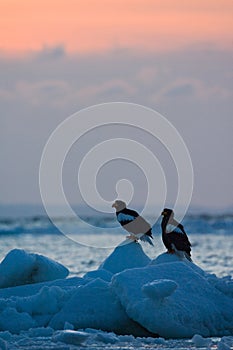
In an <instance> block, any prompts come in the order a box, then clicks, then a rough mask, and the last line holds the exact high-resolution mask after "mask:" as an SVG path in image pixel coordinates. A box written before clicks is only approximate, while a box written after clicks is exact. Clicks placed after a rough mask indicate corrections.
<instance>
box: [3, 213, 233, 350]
mask: <svg viewBox="0 0 233 350" xmlns="http://www.w3.org/2000/svg"><path fill="white" fill-rule="evenodd" d="M56 220H60V221H61V222H62V225H63V227H64V231H67V232H69V233H70V232H71V233H70V234H68V235H65V234H63V233H61V232H59V230H58V229H57V227H56V226H55V225H54V224H53V222H51V220H49V219H48V218H47V217H27V218H22V217H21V218H10V219H9V218H2V219H1V220H0V257H1V260H2V259H3V258H4V257H5V255H6V254H7V253H8V252H9V251H10V250H12V249H14V248H20V249H24V250H26V251H29V252H33V253H39V254H43V255H45V256H47V257H49V258H52V259H54V260H55V261H58V262H60V263H62V264H63V265H65V266H66V267H67V268H68V269H69V271H70V276H83V275H84V274H85V273H86V272H88V271H91V270H95V269H96V268H98V266H99V265H100V264H101V263H102V262H103V260H105V259H106V257H107V256H108V255H109V254H110V253H111V252H112V251H113V249H114V247H115V246H117V245H118V244H119V243H120V242H121V241H123V240H124V238H125V235H126V232H125V231H124V230H123V229H122V228H121V227H120V226H119V225H118V226H116V225H115V218H114V217H113V218H112V219H111V220H109V219H106V218H105V217H103V218H98V220H97V221H96V220H93V219H92V218H86V222H88V223H89V224H91V225H89V226H88V228H86V225H84V223H83V222H82V221H81V222H80V225H78V226H77V223H75V225H74V223H73V222H72V220H70V219H69V218H56V219H55V223H56ZM183 224H184V226H185V229H186V231H187V234H188V236H189V239H190V241H191V243H192V258H193V261H194V262H195V264H197V265H199V266H200V267H201V268H202V269H203V270H205V271H207V272H209V273H213V274H216V275H217V276H219V277H223V276H227V275H231V276H232V275H233V254H232V251H233V234H232V233H233V230H232V229H233V215H221V216H213V215H194V216H193V215H191V216H187V217H186V218H185V220H184V222H183ZM114 225H115V226H114ZM113 226H114V229H112V227H113ZM153 235H154V240H153V242H154V247H151V246H149V245H147V244H146V243H141V245H142V247H143V250H144V251H145V253H146V254H148V256H149V257H150V258H155V257H156V256H157V255H159V254H161V253H162V252H164V251H165V248H164V246H163V243H162V240H161V230H160V222H158V223H156V225H155V226H154V227H153ZM6 338H7V335H6ZM100 338H101V334H100ZM103 339H104V335H103ZM103 339H102V345H101V342H99V343H93V344H92V343H90V344H88V345H86V346H84V347H83V348H85V349H87V348H88V349H111V350H113V349H132V348H137V349H145V348H161V349H172V348H176V349H196V346H195V342H193V341H192V340H191V339H184V340H182V339H179V340H175V339H173V340H172V339H171V340H166V341H163V340H159V339H158V340H154V339H149V338H148V339H139V338H138V339H137V338H136V339H133V338H132V339H131V338H130V337H128V338H127V337H126V338H123V337H122V338H118V341H119V343H114V344H109V343H105V342H104V340H103ZM109 339H110V340H111V337H109ZM219 341H220V339H217V338H212V339H211V345H210V346H209V349H216V348H218V347H219V349H221V343H219ZM224 341H225V343H224ZM223 343H224V344H223V345H222V346H225V345H227V344H229V349H231V348H232V346H233V338H232V337H227V339H226V340H223ZM120 344H121V345H120ZM0 345H1V344H0ZM201 345H202V346H201V347H200V348H202V349H207V346H205V345H204V343H203V344H201ZM8 348H9V349H55V348H56V349H78V348H80V346H75V345H67V344H63V345H62V344H60V343H57V344H56V345H55V344H54V342H53V341H52V340H51V338H50V337H41V336H37V335H36V334H33V332H32V336H31V339H30V342H29V341H28V338H24V337H23V335H18V336H15V344H14V343H12V342H11V343H8Z"/></svg>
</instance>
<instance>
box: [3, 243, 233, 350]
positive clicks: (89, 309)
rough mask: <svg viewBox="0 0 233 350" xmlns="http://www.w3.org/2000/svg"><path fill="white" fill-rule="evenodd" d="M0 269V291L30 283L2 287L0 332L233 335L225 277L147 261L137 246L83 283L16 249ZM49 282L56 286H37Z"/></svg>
mask: <svg viewBox="0 0 233 350" xmlns="http://www.w3.org/2000/svg"><path fill="white" fill-rule="evenodd" d="M0 270H1V271H0V272H1V276H0V281H1V286H2V287H7V286H14V285H17V284H24V283H34V284H31V285H22V286H18V287H12V288H4V289H0V331H10V332H11V333H14V334H17V333H19V332H20V331H28V330H29V329H35V330H36V329H40V328H38V327H48V326H49V327H48V328H47V329H49V330H51V329H52V330H54V332H55V331H57V332H59V331H61V330H62V331H63V329H67V325H70V329H72V330H74V331H75V330H82V329H88V328H92V329H99V330H102V331H108V332H115V333H117V334H133V335H134V336H149V335H150V336H157V335H159V336H161V337H164V338H186V337H189V338H191V337H193V336H194V335H196V334H198V335H200V336H202V337H210V336H228V335H230V334H232V333H233V317H232V314H233V298H232V280H231V279H230V278H225V279H224V278H222V279H220V278H217V277H216V276H214V275H210V274H207V273H205V271H203V270H202V269H200V268H199V267H198V266H196V265H195V264H194V263H191V262H189V261H187V260H182V259H180V258H178V257H177V256H175V255H170V254H166V253H164V254H161V255H159V256H158V257H157V258H156V259H155V260H152V261H151V259H150V258H149V257H148V256H147V255H146V254H145V253H144V252H143V250H142V247H141V245H140V244H138V243H134V242H132V243H130V244H127V245H120V246H118V247H117V248H116V249H115V250H114V251H113V252H112V254H111V255H110V256H109V257H107V259H106V260H105V261H104V262H103V263H102V264H101V266H100V268H99V269H97V270H95V271H90V272H89V273H87V274H86V275H85V276H84V277H83V278H78V277H77V278H65V277H66V275H67V273H68V271H67V270H66V269H65V268H64V267H63V266H61V265H60V264H58V263H56V262H54V261H51V260H50V259H48V258H46V257H42V256H39V255H37V254H29V253H26V252H24V251H20V250H13V251H11V252H10V253H9V254H8V255H7V256H6V258H5V259H4V260H3V262H2V263H1V265H0ZM56 278H57V279H56ZM49 279H56V280H54V281H50V282H43V283H35V282H41V281H46V280H49ZM41 329H43V328H41ZM31 332H32V330H31ZM101 334H102V333H101ZM86 336H87V335H86V334H81V333H75V332H70V331H69V332H68V331H67V332H64V331H63V333H54V338H53V339H54V341H64V342H67V343H69V342H71V343H72V342H74V343H76V344H78V343H79V342H80V343H82V342H84V341H85V337H86ZM100 337H106V335H103V334H102V335H100ZM111 339H114V341H115V338H114V337H113V338H111ZM193 339H194V340H195V341H198V339H197V337H196V338H193ZM200 339H201V338H200ZM102 341H103V340H102ZM116 341H117V340H116Z"/></svg>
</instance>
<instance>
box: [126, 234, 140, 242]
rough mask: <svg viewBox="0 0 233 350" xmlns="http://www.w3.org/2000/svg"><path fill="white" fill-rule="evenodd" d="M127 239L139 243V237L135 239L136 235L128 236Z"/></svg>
mask: <svg viewBox="0 0 233 350" xmlns="http://www.w3.org/2000/svg"><path fill="white" fill-rule="evenodd" d="M126 238H128V239H132V241H133V242H138V239H137V237H135V236H134V235H130V236H126Z"/></svg>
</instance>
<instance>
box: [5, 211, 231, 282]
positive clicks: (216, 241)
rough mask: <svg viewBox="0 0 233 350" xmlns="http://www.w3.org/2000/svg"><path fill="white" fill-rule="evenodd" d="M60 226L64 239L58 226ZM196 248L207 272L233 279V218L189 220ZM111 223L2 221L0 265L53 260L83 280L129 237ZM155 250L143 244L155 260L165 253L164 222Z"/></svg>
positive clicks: (193, 217)
mask: <svg viewBox="0 0 233 350" xmlns="http://www.w3.org/2000/svg"><path fill="white" fill-rule="evenodd" d="M58 221H59V224H60V227H61V223H62V226H63V228H64V232H65V233H66V232H67V234H64V233H61V232H60V231H59V230H58V228H57V227H56V226H55V225H56V223H57V222H58ZM183 224H184V227H185V229H186V232H187V234H188V236H189V239H190V241H191V244H192V258H193V260H194V262H195V263H196V264H197V265H199V266H200V267H201V268H202V269H204V270H206V271H208V272H211V273H215V274H216V275H218V276H219V277H222V276H224V275H233V254H232V251H233V215H230V214H225V215H220V216H213V215H189V216H187V217H186V218H185V220H184V221H183ZM126 234H127V233H126V231H124V230H123V229H122V228H121V227H120V225H118V224H116V220H115V216H113V217H112V218H110V219H109V218H106V217H102V218H98V219H96V218H90V217H87V218H85V221H84V220H80V224H78V225H77V222H76V221H75V222H73V221H72V220H70V219H69V218H55V219H54V221H53V222H52V221H51V220H49V219H48V218H47V217H45V216H43V217H27V218H10V219H9V218H1V219H0V259H1V260H2V259H3V258H4V257H5V255H6V254H7V252H9V251H10V250H12V249H14V248H20V249H24V250H27V251H29V252H34V253H39V254H43V255H45V256H48V257H50V258H52V259H54V260H56V261H58V262H60V263H62V264H63V265H65V266H66V267H67V268H68V269H69V270H70V275H71V276H82V275H83V274H85V273H86V272H88V271H90V270H94V269H96V268H97V267H98V266H99V265H100V264H101V262H102V261H103V260H104V259H105V258H106V257H107V256H108V255H109V254H110V253H111V251H112V250H113V249H114V247H116V246H117V245H118V244H120V243H121V242H122V241H123V240H124V239H125V236H126ZM153 236H154V240H153V242H154V247H150V246H149V245H148V244H146V243H141V244H142V246H143V249H144V251H145V253H146V254H148V255H149V257H150V258H155V257H156V256H157V255H159V254H161V253H162V252H163V251H164V250H165V247H164V246H163V243H162V240H161V229H160V222H159V221H158V222H157V223H156V224H155V225H154V226H153Z"/></svg>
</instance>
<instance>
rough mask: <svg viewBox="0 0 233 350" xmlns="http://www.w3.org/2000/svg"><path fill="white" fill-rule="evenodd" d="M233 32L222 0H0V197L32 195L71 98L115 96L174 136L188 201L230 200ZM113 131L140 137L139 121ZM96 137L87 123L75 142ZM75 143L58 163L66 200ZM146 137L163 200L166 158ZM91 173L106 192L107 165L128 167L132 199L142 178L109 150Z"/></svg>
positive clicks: (74, 106)
mask: <svg viewBox="0 0 233 350" xmlns="http://www.w3.org/2000/svg"><path fill="white" fill-rule="evenodd" d="M232 33H233V2H232V1H231V0H229V1H228V0H222V1H219V0H204V1H203V0H202V1H199V0H189V1H186V2H184V1H181V0H161V1H160V0H153V1H150V0H147V1H143V0H118V1H116V0H103V1H101V2H100V1H96V0H87V1H79V0H69V1H65V0H57V1H52V0H47V1H45V0H40V1H37V0H33V1H31V0H21V1H18V0H0V73H1V79H0V112H1V127H0V146H1V151H0V164H1V178H0V188H1V198H0V203H3V204H27V203H33V204H37V203H41V198H40V190H39V164H40V159H41V155H42V151H43V148H44V146H45V144H46V141H47V140H48V138H49V136H50V135H51V133H52V132H53V131H54V130H55V128H56V127H57V126H58V125H59V124H60V123H61V122H62V121H64V120H65V119H66V118H67V117H68V116H70V115H71V114H73V113H75V112H76V111H79V110H80V109H82V108H85V107H89V106H92V105H94V104H99V103H103V102H112V101H122V102H130V103H136V104H141V105H144V106H147V107H149V108H153V109H155V110H156V111H158V112H159V113H161V114H162V115H163V116H165V117H166V118H167V119H168V120H169V121H170V122H171V123H172V124H173V125H174V127H175V128H176V129H177V130H178V132H179V133H180V135H181V136H182V137H183V139H184V141H185V143H186V145H187V147H188V150H189V152H190V155H191V159H192V163H193V169H194V190H193V197H192V202H191V204H192V205H193V206H201V207H206V208H219V209H223V208H228V207H232V204H233V198H232V194H233V191H232V189H233V187H232V178H233V164H232V148H233V141H232V127H233V117H232V112H233V89H232V88H233V86H232V85H233V79H232V78H233V69H232V68H233V67H232V62H233V57H232V56H233V55H232V53H233V37H232ZM115 131H116V130H115ZM115 131H113V130H102V131H101V132H100V133H99V135H98V137H99V138H100V139H103V140H105V139H106V138H107V137H114V135H115ZM118 132H119V135H124V137H132V138H136V139H139V140H140V141H141V142H143V136H142V135H141V134H140V133H139V132H138V133H137V132H135V131H134V132H132V130H117V133H118ZM95 140H96V136H95V135H92V134H90V135H89V136H88V135H87V137H86V139H84V140H83V141H82V144H81V146H80V147H81V148H82V149H83V150H84V149H85V150H87V151H88V145H89V146H90V147H93V145H94V143H95V142H97V141H95ZM144 142H145V144H146V145H147V146H148V145H149V141H148V139H147V141H145V138H144ZM80 147H76V148H77V150H76V151H75V147H74V149H73V150H72V152H71V154H70V155H69V156H68V158H67V161H66V162H65V169H64V188H65V191H66V194H67V198H68V199H69V201H70V202H72V203H77V204H78V203H81V202H82V200H81V197H80V194H79V193H76V192H75V191H74V189H76V187H77V176H76V170H77V167H78V165H79V164H80V161H81V155H82V154H83V152H81V153H78V152H80ZM148 147H149V146H148ZM153 147H154V150H155V149H157V156H158V157H159V158H160V161H161V164H163V166H164V169H165V170H166V171H165V172H166V176H167V179H168V183H169V184H170V185H168V189H169V193H170V194H169V195H170V197H171V198H170V199H169V200H171V201H172V200H173V198H174V196H175V192H176V186H177V184H176V182H177V177H176V176H175V175H174V176H173V173H174V166H173V165H168V164H167V163H168V161H167V163H166V161H165V162H164V163H163V159H162V158H163V154H164V153H163V150H162V149H161V150H160V149H159V147H157V145H156V144H155V145H154V146H153ZM75 152H77V153H75ZM155 153H156V152H155ZM128 168H129V169H128ZM122 169H123V170H122ZM124 170H125V174H124ZM100 175H101V173H100ZM102 175H105V177H107V179H109V181H106V179H105V180H103V181H102V184H101V179H99V180H98V183H99V188H100V191H101V193H102V195H103V196H105V197H106V198H107V199H108V200H113V199H114V196H115V194H116V193H115V190H114V183H113V179H114V181H117V176H118V175H119V178H124V177H127V176H128V177H129V178H132V179H133V180H132V181H135V183H136V184H137V186H136V187H137V188H138V189H139V190H138V193H136V194H135V201H136V202H137V201H138V200H139V199H140V198H143V200H144V194H143V193H144V192H143V191H144V190H143V188H144V186H145V179H144V178H143V175H142V174H141V173H140V171H139V170H138V171H136V170H135V168H134V167H132V168H131V169H130V167H129V165H125V164H123V163H122V164H120V163H119V164H118V163H117V162H115V163H114V162H113V164H112V170H111V169H110V170H107V169H105V167H104V168H103V169H102ZM126 175H127V176H126ZM105 185H106V186H105ZM110 185H111V186H110ZM104 187H106V188H107V189H108V190H106V191H105V190H104ZM105 192H106V193H105ZM136 192H137V191H136Z"/></svg>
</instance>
